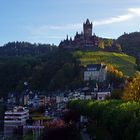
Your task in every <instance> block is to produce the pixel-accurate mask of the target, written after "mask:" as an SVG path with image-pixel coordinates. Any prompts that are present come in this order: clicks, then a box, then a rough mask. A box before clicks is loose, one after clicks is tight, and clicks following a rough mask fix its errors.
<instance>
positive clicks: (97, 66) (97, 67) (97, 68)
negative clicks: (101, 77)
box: [86, 64, 106, 71]
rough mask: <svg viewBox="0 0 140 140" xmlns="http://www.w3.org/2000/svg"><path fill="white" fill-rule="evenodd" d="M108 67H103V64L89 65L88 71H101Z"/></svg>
mask: <svg viewBox="0 0 140 140" xmlns="http://www.w3.org/2000/svg"><path fill="white" fill-rule="evenodd" d="M105 67H106V65H103V64H88V65H87V66H86V70H87V71H99V70H100V69H101V68H103V69H104V68H105Z"/></svg>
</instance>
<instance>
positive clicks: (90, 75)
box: [84, 64, 107, 82]
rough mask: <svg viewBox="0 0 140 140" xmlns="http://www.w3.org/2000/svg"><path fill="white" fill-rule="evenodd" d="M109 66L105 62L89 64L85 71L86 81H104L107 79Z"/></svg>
mask: <svg viewBox="0 0 140 140" xmlns="http://www.w3.org/2000/svg"><path fill="white" fill-rule="evenodd" d="M106 76H107V66H106V65H104V64H89V65H87V66H86V68H85V71H84V81H90V80H96V81H99V82H103V81H105V80H106Z"/></svg>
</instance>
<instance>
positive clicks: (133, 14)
mask: <svg viewBox="0 0 140 140" xmlns="http://www.w3.org/2000/svg"><path fill="white" fill-rule="evenodd" d="M138 17H140V8H129V9H127V13H126V14H122V15H118V16H114V17H110V18H106V19H101V20H97V21H95V20H94V21H93V25H94V26H103V25H109V24H115V23H121V22H126V21H129V20H132V19H134V18H138ZM81 28H82V23H76V24H66V25H42V26H38V27H28V31H29V32H30V34H32V35H40V36H43V35H47V33H50V32H52V31H56V30H59V31H64V30H78V29H81ZM51 38H53V37H51ZM54 38H56V37H54Z"/></svg>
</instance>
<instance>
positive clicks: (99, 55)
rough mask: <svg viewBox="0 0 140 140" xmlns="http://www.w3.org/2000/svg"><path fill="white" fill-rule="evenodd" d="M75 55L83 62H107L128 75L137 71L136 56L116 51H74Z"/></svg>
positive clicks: (84, 63)
mask: <svg viewBox="0 0 140 140" xmlns="http://www.w3.org/2000/svg"><path fill="white" fill-rule="evenodd" d="M74 56H75V57H76V58H78V59H79V60H80V61H81V64H83V65H87V64H90V63H106V64H111V65H113V66H114V67H116V68H118V69H119V70H121V71H122V72H123V73H124V74H125V75H126V76H131V75H133V74H134V73H135V72H136V64H135V58H134V57H132V56H129V55H126V54H120V53H114V52H102V51H98V52H91V51H88V52H82V51H76V52H74Z"/></svg>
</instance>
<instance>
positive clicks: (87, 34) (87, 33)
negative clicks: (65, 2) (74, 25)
mask: <svg viewBox="0 0 140 140" xmlns="http://www.w3.org/2000/svg"><path fill="white" fill-rule="evenodd" d="M83 31H84V36H85V37H91V36H92V23H90V22H89V19H87V21H86V23H84V24H83Z"/></svg>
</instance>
